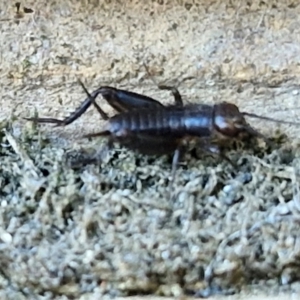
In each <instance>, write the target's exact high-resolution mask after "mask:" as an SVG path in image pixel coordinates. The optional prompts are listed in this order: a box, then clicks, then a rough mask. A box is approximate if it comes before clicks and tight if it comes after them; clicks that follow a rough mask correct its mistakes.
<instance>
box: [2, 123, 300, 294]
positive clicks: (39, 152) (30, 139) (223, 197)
mask: <svg viewBox="0 0 300 300" xmlns="http://www.w3.org/2000/svg"><path fill="white" fill-rule="evenodd" d="M1 132H2V133H1V177H0V184H1V193H0V208H1V209H0V211H1V213H0V218H1V230H0V251H1V260H2V268H1V272H0V278H1V277H2V279H1V280H0V282H1V287H2V288H3V289H15V290H16V291H19V292H21V293H23V294H24V295H27V296H28V295H45V294H47V295H51V296H54V295H66V296H70V297H79V295H81V294H84V293H92V292H93V293H96V294H98V295H99V296H100V295H101V296H104V295H109V296H116V295H132V294H141V293H142V294H145V293H147V294H150V293H151V294H157V295H164V296H179V295H183V294H194V295H197V296H201V297H206V296H209V295H210V294H211V293H220V292H221V293H233V292H234V291H235V290H238V289H240V288H241V287H242V286H243V285H245V284H249V283H251V282H253V280H256V279H257V278H261V279H265V280H267V279H270V278H273V279H274V278H276V279H279V280H281V282H282V283H285V284H287V283H291V282H293V281H294V280H295V279H297V277H298V275H297V274H298V272H297V270H298V267H297V265H298V264H297V260H298V257H299V249H300V248H299V245H298V244H299V237H298V228H299V221H300V202H299V183H298V182H299V181H298V180H297V178H298V173H299V165H300V164H299V158H298V156H299V155H298V154H297V151H296V149H290V148H289V147H288V146H287V145H288V141H287V140H286V138H282V136H281V137H280V138H277V139H275V141H276V148H274V149H270V148H267V147H261V146H256V147H254V146H253V147H252V149H251V150H247V149H246V148H242V147H241V145H240V146H239V147H237V148H239V149H236V150H231V151H230V153H229V155H230V158H231V159H233V160H234V159H237V160H238V164H239V167H240V168H239V169H238V170H235V169H234V168H233V167H232V166H231V165H229V164H228V163H227V162H224V161H222V160H220V159H218V158H216V157H210V156H203V157H202V158H199V157H197V156H195V155H194V153H193V151H190V152H189V153H187V155H186V156H185V159H184V160H183V162H182V164H181V165H180V166H179V168H178V173H177V177H176V184H175V185H176V186H175V188H174V190H173V193H174V197H173V199H172V201H171V200H170V199H169V197H167V196H166V195H167V191H168V183H169V180H170V166H171V157H167V156H164V157H157V158H154V157H147V156H142V155H139V154H136V153H133V152H131V151H128V150H126V149H123V148H118V147H116V148H114V149H112V150H109V151H106V155H105V156H103V157H102V158H103V159H102V160H98V162H97V163H91V164H86V165H81V166H80V164H79V165H77V167H76V168H73V167H72V164H69V163H68V160H70V159H71V160H74V159H75V158H76V157H77V159H79V160H80V159H81V157H82V155H85V156H88V155H93V153H94V152H95V149H96V148H97V149H99V148H103V147H105V142H100V143H99V140H98V141H92V142H90V144H86V148H85V151H83V150H82V151H80V150H78V149H70V148H55V146H53V144H51V143H50V142H49V141H48V140H47V139H46V138H45V137H44V136H43V135H42V134H41V133H40V131H39V129H38V128H36V127H35V126H33V125H28V126H26V127H25V128H24V129H23V131H22V132H21V133H20V134H19V135H16V134H15V133H14V130H13V126H12V125H11V123H8V124H2V131H1ZM91 153H92V154H91Z"/></svg>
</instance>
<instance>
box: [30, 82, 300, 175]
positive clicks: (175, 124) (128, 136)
mask: <svg viewBox="0 0 300 300" xmlns="http://www.w3.org/2000/svg"><path fill="white" fill-rule="evenodd" d="M79 83H80V84H81V86H82V88H83V89H84V91H85V93H86V94H87V96H88V97H87V98H86V99H85V100H84V101H83V102H82V104H81V105H80V106H79V107H78V108H77V109H76V110H75V111H74V113H72V114H71V115H70V116H69V117H66V118H65V119H63V120H59V119H54V118H25V119H26V120H29V121H33V122H38V123H54V124H56V126H66V125H69V124H71V123H72V122H74V121H75V120H76V119H78V118H79V117H80V116H81V115H82V114H84V113H85V112H86V110H87V109H88V108H89V107H90V106H91V105H92V104H93V105H94V106H95V108H96V109H97V111H98V112H99V114H100V115H101V117H102V118H103V119H104V120H106V121H107V123H106V124H105V127H104V128H103V130H102V131H100V132H96V133H91V134H88V135H85V136H84V137H86V138H91V137H97V136H105V137H107V138H108V140H109V145H112V144H113V143H114V142H118V143H119V144H121V145H123V146H125V147H127V148H128V149H131V150H135V151H138V152H140V153H142V154H146V155H164V154H170V153H173V162H172V178H174V175H175V170H176V167H177V164H178V162H179V158H180V156H181V154H182V153H183V151H184V149H185V148H186V146H187V145H188V143H189V142H190V141H191V140H194V141H195V140H196V143H197V145H199V146H200V147H201V149H202V150H204V151H207V152H209V153H211V154H215V155H216V154H217V155H219V156H221V157H222V158H223V159H226V160H227V161H228V162H230V163H231V164H232V165H234V166H235V164H234V163H233V162H231V160H229V158H227V157H226V156H225V155H224V154H223V153H222V151H221V148H220V145H221V144H222V143H224V142H225V143H226V141H228V140H231V139H233V138H241V137H244V136H245V135H246V136H247V137H253V136H254V137H259V138H263V139H264V140H266V141H267V142H268V139H267V138H266V137H265V136H264V135H262V134H261V133H259V132H258V131H256V130H255V129H254V128H252V127H251V126H250V125H249V124H248V123H247V122H246V120H245V117H244V116H249V117H255V118H259V119H264V120H268V121H273V122H280V123H285V124H297V123H293V122H287V121H280V120H275V119H271V118H268V117H263V116H259V115H256V114H251V113H247V112H240V111H239V109H238V107H237V106H236V105H234V104H232V103H228V102H221V103H218V104H215V105H206V104H188V105H183V101H182V97H181V94H180V93H179V91H178V90H177V88H175V87H171V86H164V85H161V86H158V87H159V88H160V89H164V90H170V91H171V92H172V94H173V96H174V103H173V104H171V105H168V106H164V105H163V104H162V103H160V102H159V101H157V100H155V99H153V98H150V97H147V96H145V95H141V94H137V93H134V92H130V91H126V90H121V89H117V88H114V87H110V86H101V87H100V88H98V89H97V90H95V91H93V92H92V93H91V94H90V93H89V92H88V91H87V89H86V88H85V86H84V85H83V83H82V82H81V81H79ZM99 94H100V95H102V97H103V98H104V99H105V100H106V101H107V102H108V103H109V105H110V106H111V107H112V108H114V109H115V110H116V112H117V114H116V115H114V116H112V117H109V116H108V115H107V113H105V112H104V111H103V110H102V108H101V107H100V106H99V105H98V104H97V103H96V101H95V99H96V98H97V96H98V95H99ZM298 125H300V124H298Z"/></svg>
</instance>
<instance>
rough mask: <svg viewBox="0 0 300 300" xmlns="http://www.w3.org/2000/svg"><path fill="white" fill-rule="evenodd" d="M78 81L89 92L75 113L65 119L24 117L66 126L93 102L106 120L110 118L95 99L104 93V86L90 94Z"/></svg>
mask: <svg viewBox="0 0 300 300" xmlns="http://www.w3.org/2000/svg"><path fill="white" fill-rule="evenodd" d="M78 81H79V84H80V85H81V86H82V88H83V89H84V91H85V92H86V93H87V95H88V97H87V98H86V99H85V100H84V101H83V102H82V103H81V105H80V106H79V107H78V108H77V109H76V110H75V111H74V112H73V113H71V115H70V116H68V117H66V118H65V119H63V120H60V119H56V118H24V119H25V120H28V121H33V122H37V123H53V124H56V127H58V126H66V125H69V124H71V123H73V122H74V121H76V120H77V119H78V118H79V117H81V116H82V115H83V114H84V113H85V112H86V111H87V109H88V108H89V107H90V106H91V104H94V106H95V107H96V109H97V111H98V112H99V114H100V115H101V117H102V118H103V119H104V120H108V119H109V117H108V115H107V114H106V113H105V112H104V111H103V110H102V108H101V107H100V106H99V105H98V104H97V103H96V101H95V99H96V98H97V96H98V95H99V94H102V93H103V87H100V88H99V89H97V90H95V91H94V92H92V94H89V93H88V91H87V90H86V88H85V86H84V85H83V83H82V82H81V81H80V80H78Z"/></svg>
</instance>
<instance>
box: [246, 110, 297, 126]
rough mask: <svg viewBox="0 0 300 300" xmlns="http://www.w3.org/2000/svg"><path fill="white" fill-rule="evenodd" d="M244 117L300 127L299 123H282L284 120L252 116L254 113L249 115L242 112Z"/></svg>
mask: <svg viewBox="0 0 300 300" xmlns="http://www.w3.org/2000/svg"><path fill="white" fill-rule="evenodd" d="M242 115H244V116H248V117H252V118H257V119H261V120H267V121H271V122H277V123H282V124H288V125H299V126H300V123H297V122H289V121H282V120H277V119H272V118H268V117H263V116H259V115H256V114H252V113H247V112H242Z"/></svg>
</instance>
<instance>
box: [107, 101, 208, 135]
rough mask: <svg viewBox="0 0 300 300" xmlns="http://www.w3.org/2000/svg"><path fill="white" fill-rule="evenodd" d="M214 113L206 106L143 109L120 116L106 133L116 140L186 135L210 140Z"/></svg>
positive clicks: (109, 125)
mask: <svg viewBox="0 0 300 300" xmlns="http://www.w3.org/2000/svg"><path fill="white" fill-rule="evenodd" d="M212 113H213V109H212V107H209V106H203V107H201V109H199V108H197V107H196V106H195V107H173V108H171V109H170V108H168V109H165V108H162V109H140V110H136V111H131V112H128V113H127V112H126V113H122V114H118V115H116V116H114V117H112V118H111V119H110V120H109V122H108V127H107V130H108V131H109V132H111V134H112V135H114V136H116V137H117V136H120V137H121V136H125V135H127V134H142V135H151V136H163V135H169V136H172V137H175V138H176V137H178V138H181V137H183V136H186V135H194V136H195V135H196V136H209V135H210V133H211V128H212V118H213V116H212Z"/></svg>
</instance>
